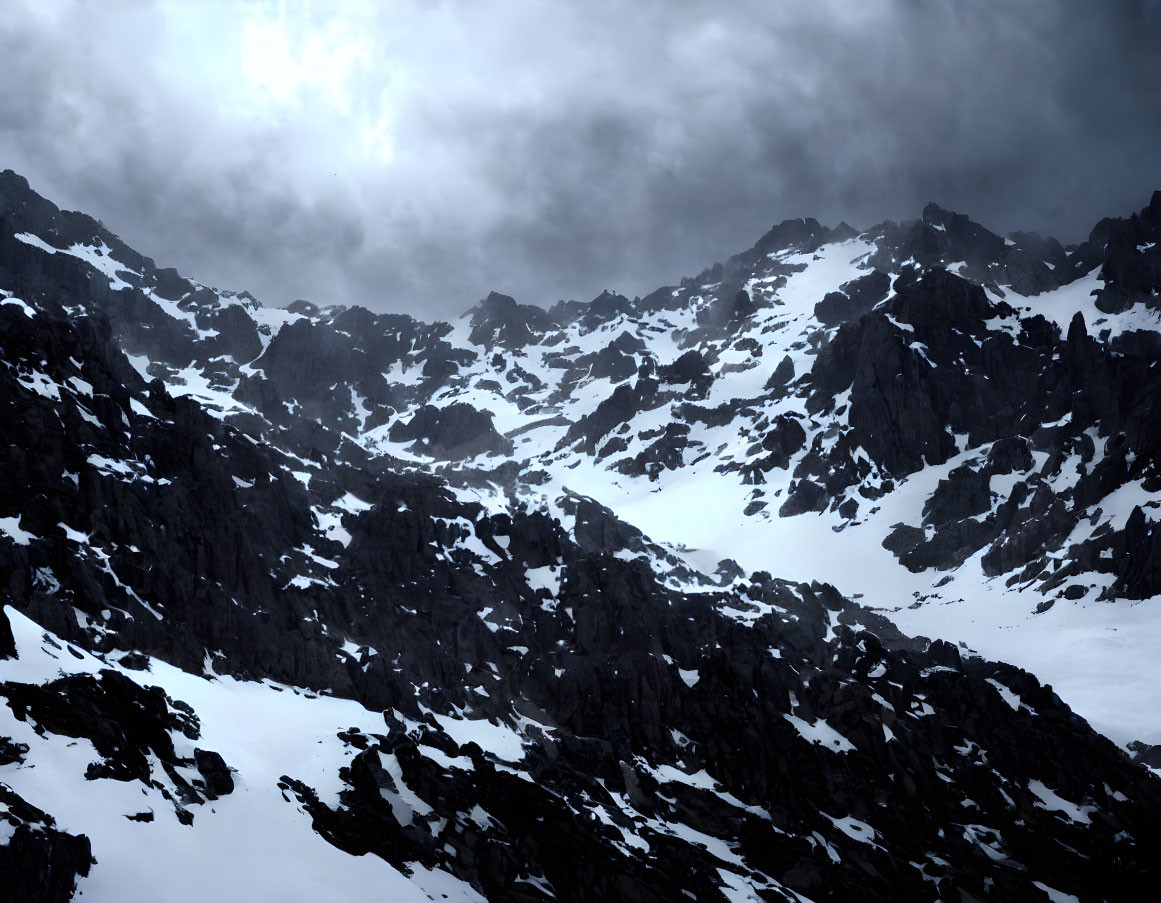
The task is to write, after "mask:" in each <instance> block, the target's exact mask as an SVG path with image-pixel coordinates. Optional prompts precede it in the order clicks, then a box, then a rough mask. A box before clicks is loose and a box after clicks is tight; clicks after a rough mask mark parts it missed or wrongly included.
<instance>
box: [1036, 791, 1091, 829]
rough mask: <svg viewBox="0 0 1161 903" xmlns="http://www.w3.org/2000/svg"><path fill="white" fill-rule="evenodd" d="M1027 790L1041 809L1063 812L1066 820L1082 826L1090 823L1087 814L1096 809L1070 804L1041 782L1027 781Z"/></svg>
mask: <svg viewBox="0 0 1161 903" xmlns="http://www.w3.org/2000/svg"><path fill="white" fill-rule="evenodd" d="M1028 789H1029V790H1031V791H1032V792H1033V793H1034V794H1035V795H1036V796H1037V797H1038V798H1039V800H1040V803H1041V805H1042V807H1043V808H1045V809H1049V810H1051V811H1053V812H1063V813H1064V815H1065V817H1066V818H1068V819H1070V820H1072V821H1075V822H1079V823H1080V824H1083V825H1087V824H1091V823H1092V819H1091V818H1089V817H1088V814H1089V813H1090V812H1093V811H1094V810H1095V809H1096V807H1095V806H1080V805H1077V804H1076V803H1071V802H1069V801H1068V800H1066V799H1064V798H1063V797H1062V796H1061V795H1060V794H1058V793H1057V792H1056V791H1055V790H1053V789H1051V788H1050V787H1048V786H1047V785H1045V783H1044V782H1043V781H1029V782H1028Z"/></svg>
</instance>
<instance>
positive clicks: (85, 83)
mask: <svg viewBox="0 0 1161 903" xmlns="http://www.w3.org/2000/svg"><path fill="white" fill-rule="evenodd" d="M4 6H5V9H4V14H3V16H2V17H0V60H2V61H3V79H4V83H5V86H4V90H3V91H0V168H11V169H15V170H16V171H18V172H20V173H22V174H24V175H26V176H27V177H28V178H29V179H30V181H31V182H32V184H33V187H34V188H36V189H37V190H38V191H40V192H41V193H42V194H44V195H46V196H47V197H49V198H51V199H52V200H54V201H55V202H56V203H58V204H59V205H61V206H62V207H66V208H70V209H80V210H84V211H85V212H87V213H90V214H92V215H93V216H96V217H99V218H100V219H102V220H103V221H104V222H105V224H106V225H107V226H108V227H109V228H111V229H112V230H113V231H115V232H117V233H118V234H120V235H121V237H122V238H124V239H125V240H126V241H128V242H129V243H130V244H131V245H133V246H134V247H136V248H137V249H138V250H140V251H141V252H143V253H145V254H148V255H150V256H152V257H154V258H155V259H156V260H157V261H158V262H159V263H161V264H166V265H174V266H177V267H178V268H179V269H180V270H182V271H183V272H184V273H186V274H187V275H191V276H194V277H195V278H198V279H200V280H201V281H203V282H206V283H209V284H213V285H218V286H220V287H223V288H235V289H242V288H247V289H250V290H251V291H252V292H254V293H255V294H256V295H257V296H258V297H259V298H261V299H262V300H264V301H265V302H266V303H271V304H286V303H288V302H289V301H291V300H293V299H295V298H309V299H311V300H314V301H316V302H319V303H336V302H339V303H360V304H364V305H367V306H369V307H372V308H375V309H379V310H402V311H408V312H412V313H417V314H419V315H421V316H424V317H425V318H429V319H430V318H433V317H436V316H442V317H448V316H453V315H456V314H458V313H460V312H462V311H463V310H465V309H466V308H467V307H468V306H469V305H471V304H472V303H474V302H475V301H476V300H477V299H479V298H481V297H483V296H484V295H486V294H487V292H488V291H489V290H492V289H496V290H500V291H505V292H507V293H509V294H513V295H515V296H516V297H517V298H518V299H519V300H522V301H527V302H532V303H539V304H546V303H551V302H552V301H555V300H556V299H558V298H562V297H564V298H574V297H575V298H590V297H592V296H594V295H596V294H597V293H599V292H600V291H601V290H602V289H604V288H609V289H615V290H619V291H622V292H624V293H626V294H629V295H633V294H644V293H645V292H648V291H650V290H652V289H653V288H655V287H657V286H659V285H662V284H666V283H672V282H676V281H677V280H678V279H680V277H681V276H683V275H690V274H694V273H696V272H698V271H700V270H701V269H702V268H703V267H704V266H706V265H708V264H711V263H713V262H714V261H716V260H721V259H724V258H725V257H727V256H729V255H730V254H732V253H735V252H737V251H740V250H743V249H744V248H747V247H749V246H750V245H751V244H753V242H754V240H755V239H756V238H757V237H758V236H759V235H761V233H762V232H764V231H765V230H766V229H767V228H769V226H770V225H772V224H773V223H774V222H777V221H779V220H782V219H785V218H788V217H797V216H815V217H817V218H818V219H820V220H822V221H823V222H826V223H830V224H834V223H837V222H838V221H840V220H844V219H845V220H846V221H848V222H850V223H851V224H853V225H856V226H862V227H865V226H869V225H871V224H873V223H875V222H878V221H881V220H883V219H905V218H909V217H914V216H918V215H919V213H920V211H921V209H922V205H923V204H924V203H925V202H926V201H928V200H937V201H939V202H940V203H942V204H943V205H944V206H948V207H952V208H954V209H957V210H962V211H964V212H968V213H970V214H972V216H973V217H974V218H975V219H977V220H979V221H981V222H983V223H984V224H985V225H987V226H989V227H991V228H993V229H995V230H997V231H1001V232H1003V231H1007V230H1009V229H1014V228H1032V229H1037V230H1040V231H1044V232H1049V233H1051V234H1055V235H1057V236H1058V237H1060V238H1061V239H1062V240H1064V241H1066V242H1067V241H1075V240H1078V239H1080V238H1082V237H1083V236H1084V235H1085V234H1087V231H1088V229H1089V228H1090V227H1091V225H1092V224H1093V223H1094V222H1095V221H1096V220H1097V219H1098V218H1100V217H1101V216H1104V215H1114V214H1115V215H1122V214H1127V213H1128V212H1130V211H1132V210H1135V209H1138V208H1140V207H1141V206H1143V205H1144V204H1145V203H1147V202H1148V199H1149V195H1150V193H1151V191H1152V190H1153V189H1154V188H1161V53H1159V52H1158V50H1157V48H1158V46H1161V2H1153V0H1101V2H1096V0H1075V2H1070V0H1054V2H1047V0H972V2H970V3H967V2H958V0H737V2H724V0H718V2H702V0H633V2H627V0H619V2H611V0H583V2H582V0H556V2H547V0H543V2H536V0H487V2H483V0H393V2H358V0H347V2H333V3H325V2H320V0H314V2H307V0H281V2H276V0H254V2H235V3H215V2H208V0H207V2H198V0H157V2H145V0H142V2H130V0H100V2H97V0H91V2H84V0H71V2H70V0H9V2H6V3H5V5H4Z"/></svg>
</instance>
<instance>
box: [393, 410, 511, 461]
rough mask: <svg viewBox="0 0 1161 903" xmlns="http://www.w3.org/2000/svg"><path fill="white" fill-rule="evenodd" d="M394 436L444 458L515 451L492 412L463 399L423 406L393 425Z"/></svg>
mask: <svg viewBox="0 0 1161 903" xmlns="http://www.w3.org/2000/svg"><path fill="white" fill-rule="evenodd" d="M391 439H392V441H394V442H415V443H416V447H417V450H419V451H421V452H423V453H425V454H431V455H434V456H437V457H441V458H472V457H475V456H476V455H480V454H493V455H503V454H507V453H509V452H511V451H512V441H511V440H510V439H506V438H505V437H504V436H501V435H500V434H499V433H497V432H496V428H495V427H494V426H492V415H491V414H490V413H488V412H486V411H477V410H476V409H475V408H473V407H472V406H471V405H470V404H464V403H463V402H456V403H454V404H450V405H448V406H447V407H444V408H436V407H432V406H430V405H425V406H423V407H422V408H420V409H419V410H417V411H416V412H415V413H414V414H413V415H412V417H411V419H410V420H409V421H407V423H401V422H400V423H396V424H395V425H394V426H392V427H391Z"/></svg>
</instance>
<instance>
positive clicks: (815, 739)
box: [782, 714, 855, 752]
mask: <svg viewBox="0 0 1161 903" xmlns="http://www.w3.org/2000/svg"><path fill="white" fill-rule="evenodd" d="M782 717H783V718H785V719H786V720H787V721H789V722H790V723H791V724H792V725H794V729H795V730H796V731H798V734H799V736H801V737H802V739H803V740H808V741H809V742H811V743H817V744H818V745H819V746H825V747H826V748H827V749H829V750H832V751H833V752H851V751H852V750H854V749H855V744H853V743H851V741H850V740H848V739H847V738H846V737H844V736H843V735H842V734H840V733H839V732H838V731H836V730H835V729H834V728H833V727H831V726H830V725H829V724H827V723H826V721H824V720H823V719H822V718H817V719H815V722H814V724H811V723H810V722H809V721H805V720H803V719H802V718H799V717H798V716H797V715H787V714H784V715H783V716H782Z"/></svg>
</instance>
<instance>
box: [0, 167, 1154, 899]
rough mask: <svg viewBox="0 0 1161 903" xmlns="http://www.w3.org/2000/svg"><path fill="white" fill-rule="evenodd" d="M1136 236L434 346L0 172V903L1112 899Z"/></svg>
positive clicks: (1126, 824) (1133, 690)
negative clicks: (130, 233)
mask: <svg viewBox="0 0 1161 903" xmlns="http://www.w3.org/2000/svg"><path fill="white" fill-rule="evenodd" d="M1159 242H1161V192H1158V193H1156V194H1154V196H1153V198H1152V201H1151V203H1150V204H1149V205H1148V206H1147V207H1146V208H1144V209H1143V210H1142V211H1140V212H1139V213H1137V214H1135V215H1133V216H1131V217H1129V218H1127V219H1106V220H1102V221H1101V222H1100V223H1098V224H1097V225H1096V227H1095V228H1094V229H1093V231H1092V233H1091V235H1090V237H1089V239H1088V240H1087V241H1086V242H1084V243H1082V244H1080V245H1077V246H1073V247H1063V246H1061V245H1060V244H1059V243H1058V242H1056V241H1055V240H1053V239H1051V238H1042V237H1040V236H1038V235H1036V234H1033V233H1019V232H1017V233H1012V234H1011V235H1009V236H1008V237H1006V238H1004V237H1000V236H997V235H994V234H992V233H990V232H989V231H987V230H986V229H984V228H983V227H982V226H980V225H978V224H976V223H974V222H972V221H971V220H970V219H968V218H967V217H966V216H963V215H960V214H956V213H952V212H949V211H946V210H944V209H942V208H940V207H938V206H936V205H934V204H932V205H929V206H928V207H927V208H926V209H925V210H924V211H923V216H922V218H921V219H918V220H914V221H909V222H904V223H893V222H887V223H883V224H881V225H878V226H876V227H874V228H872V229H869V230H866V231H863V232H859V231H856V230H855V229H853V228H851V227H849V226H846V225H845V224H842V225H840V226H838V227H837V228H828V227H825V226H822V225H820V224H819V223H817V222H815V221H814V220H809V219H808V220H789V221H786V222H783V223H781V224H779V225H777V226H775V227H774V228H773V229H771V230H770V231H769V232H768V233H767V234H766V235H764V236H762V238H761V239H759V241H758V242H757V243H756V244H755V245H754V247H753V248H751V249H749V250H748V251H745V252H743V253H741V254H738V255H736V256H734V257H732V258H730V259H729V260H728V261H726V262H725V263H723V264H715V265H714V266H712V267H710V268H708V269H706V270H704V271H703V272H701V273H700V274H699V275H697V276H695V277H693V278H689V279H685V280H683V281H682V283H681V284H680V285H677V286H667V287H663V288H660V289H658V290H657V291H655V292H653V293H651V294H649V295H647V296H646V297H644V298H635V299H629V298H626V297H624V296H621V295H617V294H613V293H610V292H605V293H603V294H601V295H600V296H599V297H597V298H595V299H593V300H592V301H589V302H576V301H568V302H560V303H558V304H556V305H554V306H553V307H551V308H547V309H546V308H543V307H539V306H534V305H525V304H520V303H518V302H517V301H516V300H514V299H512V298H510V297H508V296H506V295H502V294H497V293H492V294H490V295H489V296H488V297H487V298H486V299H484V300H483V301H481V302H480V303H479V304H478V305H477V306H476V307H475V308H473V309H472V310H471V311H469V312H468V313H467V314H465V315H464V316H463V317H461V318H459V319H458V320H457V321H456V322H454V323H450V324H449V323H440V322H437V323H426V322H423V321H421V320H419V319H416V318H414V317H411V316H407V315H403V314H393V313H389V314H376V313H374V312H372V311H369V310H366V309H363V308H360V307H343V306H337V305H336V306H325V307H320V306H317V305H315V304H312V303H309V302H306V301H297V302H295V303H294V304H292V305H290V306H289V307H288V308H286V309H279V308H267V307H263V306H262V305H261V304H260V303H259V302H258V301H257V300H255V299H254V298H253V297H251V296H250V295H248V294H247V293H245V292H242V293H235V292H230V291H222V290H218V289H215V288H209V287H206V286H204V285H201V284H199V283H198V282H196V281H193V280H191V279H188V278H186V277H183V276H182V275H180V274H178V273H177V272H176V271H175V270H172V269H165V268H159V267H158V266H157V265H156V264H155V263H154V262H153V261H152V260H150V259H148V258H146V257H143V256H142V255H140V254H138V253H137V252H135V251H134V250H132V249H131V248H129V247H128V246H126V245H125V244H124V243H123V242H122V241H120V239H118V238H117V237H116V236H115V235H114V234H112V233H111V232H109V231H108V230H106V229H105V228H103V227H102V226H101V225H100V224H99V223H97V222H96V221H95V220H93V219H92V218H90V217H88V216H85V215H84V214H80V213H73V212H65V211H60V210H59V209H57V208H56V207H55V206H54V205H53V204H52V203H50V202H49V201H47V200H45V199H43V198H41V197H40V196H39V195H37V194H36V193H35V192H33V191H32V190H31V189H30V187H29V185H28V183H27V182H26V181H25V180H24V179H23V178H22V177H20V176H18V175H16V174H14V173H12V172H11V171H7V172H4V173H3V174H0V365H2V367H0V407H2V410H3V416H2V417H0V474H3V479H0V603H3V606H4V607H3V611H2V614H0V702H2V703H3V705H0V903H2V901H7V900H12V901H16V900H20V901H39V900H46V901H49V900H51V901H57V900H62V901H63V900H68V899H70V898H74V895H75V898H76V899H83V900H85V901H90V903H91V901H106V900H107V901H118V903H125V901H137V900H139V901H142V903H145V901H149V903H156V901H159V900H163V901H185V900H190V901H193V900H198V901H202V900H206V899H213V898H218V899H225V900H232V899H239V900H240V899H247V900H252V901H265V900H270V901H274V900H278V901H304V903H305V901H310V903H316V901H329V900H334V901H352V900H391V901H411V900H415V901H425V900H445V899H446V900H453V901H479V900H488V901H513V903H533V901H549V900H558V901H577V903H580V901H625V903H646V901H659V903H660V901H665V903H672V901H679V900H682V899H693V900H698V901H702V900H705V901H723V900H724V901H730V903H743V901H746V903H757V901H777V900H786V901H804V900H810V901H828V900H833V901H848V900H891V901H901V900H924V901H930V900H954V901H976V900H1005V901H1010V900H1050V901H1054V903H1055V901H1062V900H1130V899H1143V898H1145V897H1142V896H1141V894H1142V893H1146V896H1147V892H1146V891H1145V890H1144V889H1145V888H1148V887H1155V886H1156V884H1157V881H1158V880H1159V879H1161V876H1159V875H1158V874H1157V872H1158V866H1157V865H1156V852H1155V851H1156V850H1157V849H1158V848H1161V846H1159V845H1161V781H1159V780H1158V778H1157V774H1159V773H1161V707H1158V705H1157V698H1158V697H1157V687H1158V683H1159V679H1161V664H1159V661H1161V656H1158V655H1157V651H1156V650H1157V648H1158V646H1159V644H1161V530H1157V529H1156V527H1157V524H1158V519H1159V517H1161V515H1159V514H1158V508H1159V507H1161V470H1159V467H1158V465H1159V463H1161V367H1158V362H1159V361H1161V247H1159V246H1158V243H1159ZM1058 694H1059V695H1058ZM82 895H83V896H82Z"/></svg>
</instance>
